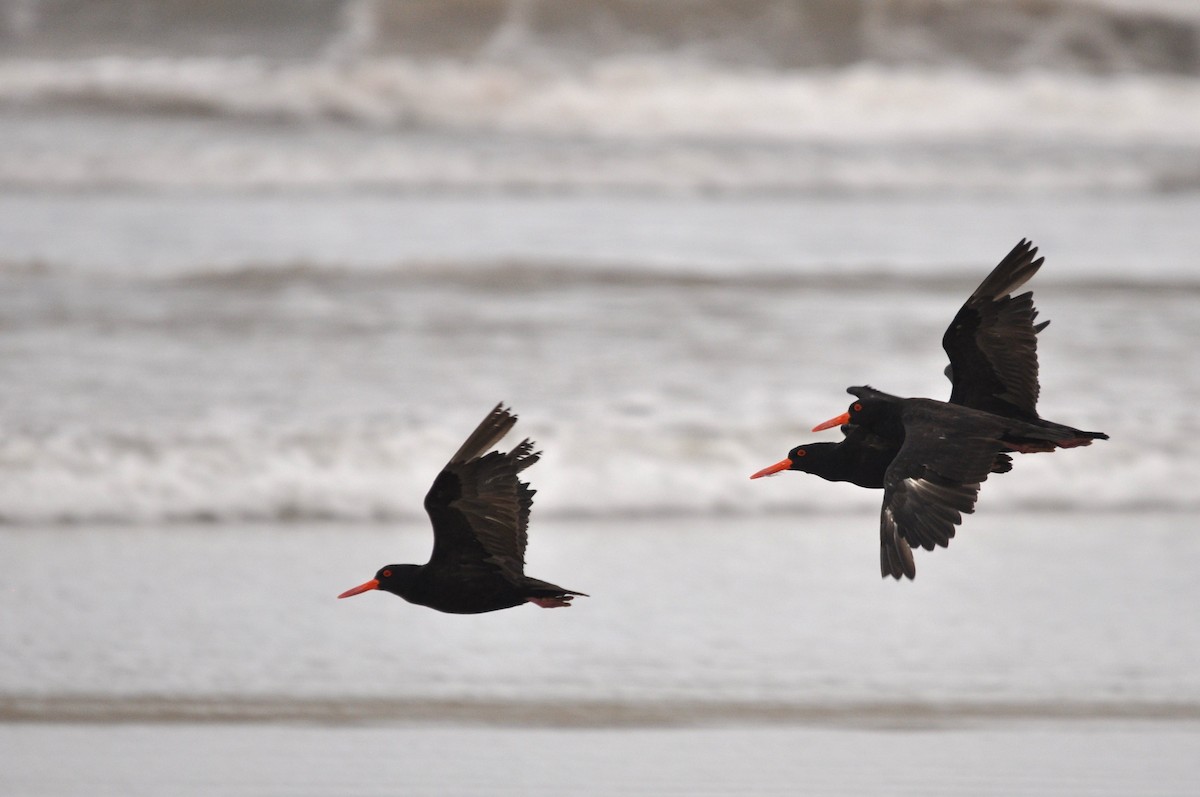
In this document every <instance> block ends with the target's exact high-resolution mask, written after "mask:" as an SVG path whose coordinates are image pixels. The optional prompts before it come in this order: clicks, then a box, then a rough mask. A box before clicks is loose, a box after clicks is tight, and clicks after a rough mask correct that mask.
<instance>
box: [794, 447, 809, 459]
mask: <svg viewBox="0 0 1200 797" xmlns="http://www.w3.org/2000/svg"><path fill="white" fill-rule="evenodd" d="M806 454H808V452H807V451H805V450H804V449H803V448H797V449H796V456H798V457H803V456H805V455H806Z"/></svg>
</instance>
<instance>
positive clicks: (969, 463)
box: [879, 402, 1004, 579]
mask: <svg viewBox="0 0 1200 797" xmlns="http://www.w3.org/2000/svg"><path fill="white" fill-rule="evenodd" d="M904 429H905V441H904V444H903V445H902V446H901V447H900V452H899V453H898V454H897V455H896V458H895V459H894V460H892V464H891V465H890V466H889V467H888V469H887V472H886V473H885V474H884V480H883V507H882V509H881V511H880V521H879V542H880V570H881V572H882V574H883V575H884V576H885V577H887V576H891V577H893V578H897V579H898V578H901V577H902V576H907V577H908V578H913V577H914V576H915V575H916V567H915V565H914V564H913V558H912V548H913V547H919V548H925V549H926V550H930V551H932V550H933V549H934V547H936V546H942V547H945V546H947V545H948V544H949V543H950V539H951V538H952V537H953V536H954V533H955V530H956V528H957V526H958V524H960V523H961V522H962V516H963V515H964V514H970V513H972V512H974V511H975V500H976V498H977V497H978V496H979V486H980V484H981V483H982V482H983V481H984V480H985V479H987V476H988V473H989V472H992V471H993V470H996V469H997V465H998V463H999V462H1001V461H1003V460H1004V456H1003V454H1002V453H1001V449H1002V448H1003V444H1002V443H1001V442H1000V441H999V440H997V439H995V437H994V436H985V435H980V434H979V431H978V429H976V428H975V427H974V426H973V425H972V424H971V423H970V418H969V417H968V418H963V419H957V418H951V419H949V420H947V419H946V418H944V417H942V418H939V419H938V420H937V422H936V423H935V422H933V420H932V419H931V418H930V417H929V416H928V415H927V414H925V413H924V412H922V411H921V405H920V403H919V402H916V403H915V404H914V407H913V408H912V409H908V408H906V409H905V411H904Z"/></svg>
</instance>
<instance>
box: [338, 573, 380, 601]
mask: <svg viewBox="0 0 1200 797" xmlns="http://www.w3.org/2000/svg"><path fill="white" fill-rule="evenodd" d="M373 589H379V579H376V578H373V579H371V580H370V581H368V582H367V583H366V584H359V585H358V586H357V587H355V588H354V589H348V590H346V591H345V592H343V593H342V594H341V595H338V598H349V597H351V596H354V595H361V594H362V593H364V592H370V591H371V590H373Z"/></svg>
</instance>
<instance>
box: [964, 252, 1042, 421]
mask: <svg viewBox="0 0 1200 797" xmlns="http://www.w3.org/2000/svg"><path fill="white" fill-rule="evenodd" d="M1036 255H1037V248H1036V247H1035V246H1033V244H1032V243H1030V242H1029V241H1026V240H1022V241H1021V242H1020V243H1019V244H1017V245H1016V246H1015V247H1014V248H1013V250H1012V251H1011V252H1009V253H1008V255H1007V256H1006V257H1005V258H1004V259H1003V260H1001V261H1000V263H999V265H997V266H996V267H995V268H994V269H992V273H991V274H989V275H988V276H987V278H986V279H984V281H983V282H982V283H980V285H979V287H978V288H976V289H975V292H974V293H973V294H971V297H970V298H969V299H967V301H966V303H965V304H963V306H962V307H961V308H960V309H959V311H958V314H957V315H955V316H954V320H953V321H952V322H950V326H949V327H948V328H947V329H946V334H945V335H944V336H943V337H942V348H944V349H945V350H946V354H948V355H949V356H950V367H949V368H948V369H947V371H946V374H947V376H949V377H950V381H951V383H952V385H953V387H952V389H951V392H950V403H952V404H962V405H963V406H967V407H973V408H974V409H978V410H986V411H987V412H993V413H996V414H997V415H1004V416H1007V417H1010V418H1021V419H1023V420H1032V419H1034V418H1037V417H1038V414H1037V400H1038V392H1039V386H1038V360H1037V333H1038V332H1041V331H1042V330H1043V329H1045V328H1046V325H1047V324H1049V323H1050V322H1049V321H1043V322H1042V323H1040V324H1036V325H1035V324H1034V319H1035V318H1037V310H1036V309H1034V306H1033V293H1032V292H1026V293H1022V294H1020V295H1019V296H1012V295H1011V294H1012V292H1013V291H1015V290H1016V289H1018V288H1020V287H1021V286H1022V285H1024V284H1025V283H1026V282H1027V281H1028V280H1029V278H1030V277H1032V276H1033V275H1034V274H1036V273H1037V271H1038V269H1039V268H1041V266H1042V262H1043V260H1044V259H1045V258H1041V257H1038V258H1037V259H1036V260H1035V259H1034V258H1035V256H1036Z"/></svg>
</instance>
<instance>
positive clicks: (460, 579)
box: [338, 404, 587, 614]
mask: <svg viewBox="0 0 1200 797" xmlns="http://www.w3.org/2000/svg"><path fill="white" fill-rule="evenodd" d="M516 422H517V416H516V415H514V414H512V412H511V410H509V409H508V408H506V407H504V406H503V404H497V405H496V407H495V409H493V410H492V411H491V412H489V413H488V415H487V417H486V418H484V419H483V421H482V422H481V423H480V424H479V426H478V427H477V428H476V429H475V431H474V432H472V433H471V435H470V436H469V437H468V438H467V439H466V442H464V443H463V444H462V447H461V448H459V449H458V451H457V452H456V453H455V454H454V456H452V457H451V458H450V461H449V462H448V463H446V467H444V468H443V469H442V472H441V473H439V474H438V476H437V478H436V479H434V481H433V486H432V487H430V488H429V492H428V494H426V496H425V511H426V512H428V513H429V520H430V522H431V523H432V524H433V553H432V554H431V555H430V557H429V561H428V562H427V563H426V564H423V565H412V564H404V565H387V566H385V567H382V568H380V569H379V572H377V573H376V574H375V577H374V578H372V579H371V580H370V581H367V582H366V583H364V584H360V585H359V586H357V587H354V588H353V589H348V590H346V591H345V592H343V593H342V594H341V595H338V597H339V598H349V597H350V596H352V595H359V594H361V593H364V592H369V591H371V590H382V591H384V592H390V593H392V594H393V595H399V596H400V597H401V598H404V599H405V600H406V601H408V602H409V603H415V604H418V605H420V606H428V607H429V608H431V609H437V610H438V611H440V612H449V613H451V614H481V613H483V612H494V611H497V610H498V609H508V608H511V607H513V606H520V605H521V604H523V603H533V604H536V605H538V606H541V607H542V608H546V609H550V608H557V607H562V606H570V605H571V600H572V599H573V598H575V596H583V597H587V595H586V593H583V592H577V591H575V590H569V589H563V588H562V587H559V586H557V585H555V584H551V583H549V582H547V581H540V580H538V579H536V578H531V577H530V576H527V575H525V544H526V541H527V537H528V533H527V532H528V528H529V511H530V508H531V507H532V506H533V495H534V493H535V492H536V491H535V490H531V489H529V484H528V483H527V482H523V481H521V480H520V478H519V474H520V473H521V471H523V470H525V469H526V468H528V467H529V466H530V465H532V464H534V463H535V462H537V461H538V459H539V458H540V457H541V452H538V451H534V450H533V449H534V445H533V442H532V441H531V440H529V439H525V440H522V441H521V442H520V443H518V444H517V446H516V447H515V448H513V449H512V450H511V451H509V452H508V453H503V452H501V451H492V450H491V449H492V447H493V446H495V445H496V444H497V443H499V442H500V440H501V438H503V437H504V436H505V435H506V434H508V431H509V430H510V429H512V427H513V426H514V425H515V424H516Z"/></svg>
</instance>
